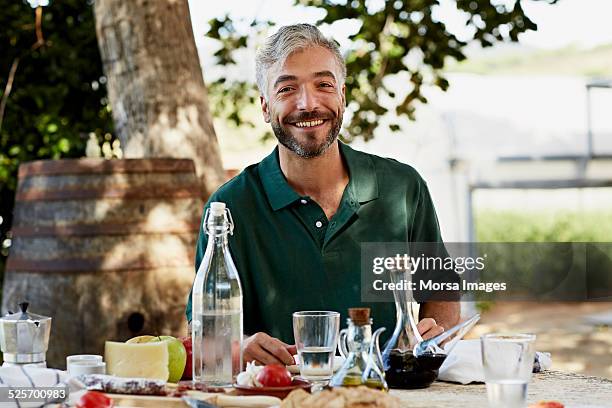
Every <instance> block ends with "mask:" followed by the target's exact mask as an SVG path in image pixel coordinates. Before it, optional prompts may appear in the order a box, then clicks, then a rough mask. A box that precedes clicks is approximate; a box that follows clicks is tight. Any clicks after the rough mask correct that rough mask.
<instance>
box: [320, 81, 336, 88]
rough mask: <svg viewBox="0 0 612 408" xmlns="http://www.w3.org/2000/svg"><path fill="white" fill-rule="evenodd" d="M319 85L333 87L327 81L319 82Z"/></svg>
mask: <svg viewBox="0 0 612 408" xmlns="http://www.w3.org/2000/svg"><path fill="white" fill-rule="evenodd" d="M319 86H322V87H326V88H333V87H334V86H333V85H332V84H330V83H329V82H321V84H320V85H319Z"/></svg>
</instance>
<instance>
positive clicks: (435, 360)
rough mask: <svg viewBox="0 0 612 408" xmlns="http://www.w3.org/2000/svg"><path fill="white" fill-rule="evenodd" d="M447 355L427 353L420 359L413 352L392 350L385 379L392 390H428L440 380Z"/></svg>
mask: <svg viewBox="0 0 612 408" xmlns="http://www.w3.org/2000/svg"><path fill="white" fill-rule="evenodd" d="M445 359H446V354H434V353H426V354H423V355H421V356H419V357H415V356H414V355H413V354H412V350H407V351H400V350H391V353H390V354H389V369H388V370H387V371H385V379H386V380H387V384H388V385H389V387H391V388H404V389H407V388H426V387H429V386H430V385H431V383H433V382H434V381H435V380H436V378H438V369H439V368H440V366H441V365H442V363H443V362H444V360H445Z"/></svg>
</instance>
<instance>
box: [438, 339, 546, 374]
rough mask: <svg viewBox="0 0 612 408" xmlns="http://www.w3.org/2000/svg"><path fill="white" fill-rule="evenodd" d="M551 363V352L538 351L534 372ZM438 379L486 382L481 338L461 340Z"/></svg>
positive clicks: (441, 368) (441, 369)
mask: <svg viewBox="0 0 612 408" xmlns="http://www.w3.org/2000/svg"><path fill="white" fill-rule="evenodd" d="M551 365H552V360H551V358H550V353H542V352H539V351H536V357H535V362H534V366H533V371H534V372H536V373H537V372H540V371H544V370H548V369H549V368H550V367H551ZM438 380H440V381H450V382H456V383H460V384H469V383H471V382H484V369H483V367H482V356H481V352H480V340H478V339H474V340H459V341H458V342H457V344H456V345H455V348H453V350H452V351H451V353H450V354H449V356H448V357H446V360H444V363H443V364H442V367H440V373H439V375H438Z"/></svg>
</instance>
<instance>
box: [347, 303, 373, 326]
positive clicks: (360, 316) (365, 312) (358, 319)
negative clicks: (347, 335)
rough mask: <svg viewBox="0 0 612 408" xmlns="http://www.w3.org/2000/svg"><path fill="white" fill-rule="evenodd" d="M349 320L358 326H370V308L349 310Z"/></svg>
mask: <svg viewBox="0 0 612 408" xmlns="http://www.w3.org/2000/svg"><path fill="white" fill-rule="evenodd" d="M348 313H349V318H350V319H351V321H352V322H353V324H354V325H356V326H363V325H366V324H370V308H369V307H352V308H349V310H348Z"/></svg>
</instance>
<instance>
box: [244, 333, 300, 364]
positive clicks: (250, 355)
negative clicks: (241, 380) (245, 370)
mask: <svg viewBox="0 0 612 408" xmlns="http://www.w3.org/2000/svg"><path fill="white" fill-rule="evenodd" d="M243 346H244V347H243V355H242V356H243V360H244V362H245V363H246V362H249V361H253V360H255V361H256V362H258V363H260V364H263V365H266V364H283V365H293V364H295V361H294V360H293V355H294V354H296V353H297V348H296V347H295V346H294V345H293V346H292V345H289V344H286V343H283V342H282V341H280V340H279V339H277V338H274V337H271V336H269V335H267V334H266V333H263V332H259V333H255V334H254V335H252V336H251V337H249V338H247V339H246V340H245V341H244V344H243Z"/></svg>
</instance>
